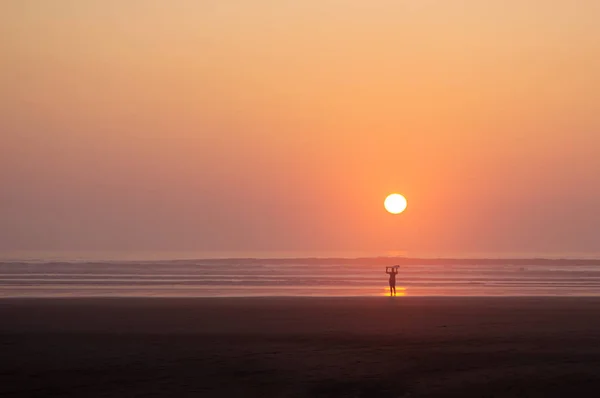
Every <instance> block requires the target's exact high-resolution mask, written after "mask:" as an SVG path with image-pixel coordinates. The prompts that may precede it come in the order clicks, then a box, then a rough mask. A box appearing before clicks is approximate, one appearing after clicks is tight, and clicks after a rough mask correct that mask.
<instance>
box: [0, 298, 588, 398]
mask: <svg viewBox="0 0 600 398" xmlns="http://www.w3.org/2000/svg"><path fill="white" fill-rule="evenodd" d="M599 315H600V299H595V298H411V297H398V298H396V299H391V298H384V297H379V298H231V299H223V298H221V299H163V298H154V299H152V298H148V299H134V298H130V299H45V300H42V299H4V300H0V349H1V351H0V397H3V398H5V397H222V396H224V397H377V398H385V397H409V396H410V397H450V396H457V397H583V396H586V397H587V396H599V394H600V316H599Z"/></svg>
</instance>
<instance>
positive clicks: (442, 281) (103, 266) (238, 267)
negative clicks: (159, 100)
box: [0, 257, 600, 297]
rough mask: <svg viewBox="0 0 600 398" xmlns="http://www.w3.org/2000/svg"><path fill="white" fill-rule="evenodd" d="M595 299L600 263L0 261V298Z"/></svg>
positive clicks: (599, 287)
mask: <svg viewBox="0 0 600 398" xmlns="http://www.w3.org/2000/svg"><path fill="white" fill-rule="evenodd" d="M392 264H400V269H399V271H400V272H399V274H398V277H397V287H398V294H399V295H407V296H437V295H443V296H444V295H446V296H473V295H475V296H537V295H552V296H597V295H600V260H592V259H582V260H576V259H566V260H558V259H553V260H544V259H516V260H515V259H513V260H510V259H479V260H478V259H463V260H453V259H408V258H389V257H373V258H353V259H352V258H344V259H335V258H304V259H303V258H296V259H294V258H285V259H274V258H254V259H240V258H234V259H203V260H162V261H96V262H84V261H71V262H65V261H56V262H44V261H35V262H31V261H30V262H25V261H22V262H19V261H5V262H0V297H57V296H75V297H79V296H81V297H89V296H111V297H112V296H115V297H116V296H161V297H165V296H189V297H192V296H200V297H202V296H204V297H211V296H379V295H386V294H388V289H387V275H386V274H385V266H386V265H392Z"/></svg>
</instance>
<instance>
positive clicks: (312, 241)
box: [0, 0, 600, 253]
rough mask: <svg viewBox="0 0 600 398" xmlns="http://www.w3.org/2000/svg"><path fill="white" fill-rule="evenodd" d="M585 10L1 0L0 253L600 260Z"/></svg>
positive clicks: (594, 28) (592, 27) (595, 117)
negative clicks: (388, 200)
mask: <svg viewBox="0 0 600 398" xmlns="http://www.w3.org/2000/svg"><path fill="white" fill-rule="evenodd" d="M371 3H374V4H371ZM598 15H600V4H599V3H598V2H597V1H595V0H588V1H583V0H582V1H567V0H562V1H552V2H549V1H542V0H538V1H531V0H521V1H516V0H512V1H511V0H509V1H506V0H489V1H485V2H482V1H479V0H465V1H442V0H438V1H427V0H419V1H416V0H413V1H375V2H365V1H362V0H361V1H359V0H337V1H334V0H318V1H317V0H315V1H308V0H307V1H302V2H298V1H291V0H281V1H275V0H271V1H267V0H252V1H249V0H247V1H241V0H239V1H229V0H206V1H191V0H169V1H167V0H157V1H153V2H150V1H143V0H119V1H117V0H103V1H100V0H86V1H72V0H54V1H45V0H7V1H3V2H2V4H1V5H0V26H1V27H0V34H1V37H2V38H3V39H2V41H0V46H2V48H1V49H2V52H1V53H2V54H3V55H2V58H1V59H0V67H1V69H2V71H3V72H2V74H0V85H1V87H2V90H0V134H1V135H0V140H1V141H0V183H1V186H2V190H1V191H0V220H2V222H1V223H0V250H13V249H25V250H27V249H32V250H34V249H36V250H37V249H39V250H53V249H56V250H76V249H77V250H79V249H81V250H104V249H106V250H109V249H131V250H134V249H135V250H138V249H147V250H153V249H160V250H164V249H173V250H179V249H191V250H395V249H400V250H407V251H408V252H409V253H410V252H428V251H429V252H454V253H461V252H465V253H466V252H520V251H527V252H540V253H545V252H548V253H549V252H600V238H599V237H600V227H598V225H600V211H599V207H600V205H599V204H600V183H598V181H600V26H599V25H598V23H597V20H598ZM394 191H397V192H400V193H403V194H404V195H405V196H406V197H407V198H408V201H409V207H408V210H407V211H406V212H405V213H404V214H402V215H400V216H391V215H389V214H387V213H385V211H384V210H383V207H382V204H383V200H384V198H385V195H387V194H388V193H390V192H394Z"/></svg>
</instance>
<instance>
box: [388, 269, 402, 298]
mask: <svg viewBox="0 0 600 398" xmlns="http://www.w3.org/2000/svg"><path fill="white" fill-rule="evenodd" d="M398 267H399V265H394V266H393V267H385V273H386V274H388V275H389V276H390V296H391V295H392V291H393V295H394V296H395V295H396V275H398Z"/></svg>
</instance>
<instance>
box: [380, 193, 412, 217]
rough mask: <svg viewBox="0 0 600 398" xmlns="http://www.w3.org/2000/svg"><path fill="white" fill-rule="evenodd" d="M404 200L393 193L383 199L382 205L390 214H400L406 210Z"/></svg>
mask: <svg viewBox="0 0 600 398" xmlns="http://www.w3.org/2000/svg"><path fill="white" fill-rule="evenodd" d="M406 204H407V203H406V198H405V197H404V196H402V195H400V194H398V193H393V194H391V195H389V196H388V197H387V198H385V202H383V205H384V206H385V209H386V210H387V211H389V212H390V213H392V214H400V213H402V212H403V211H404V210H406Z"/></svg>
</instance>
